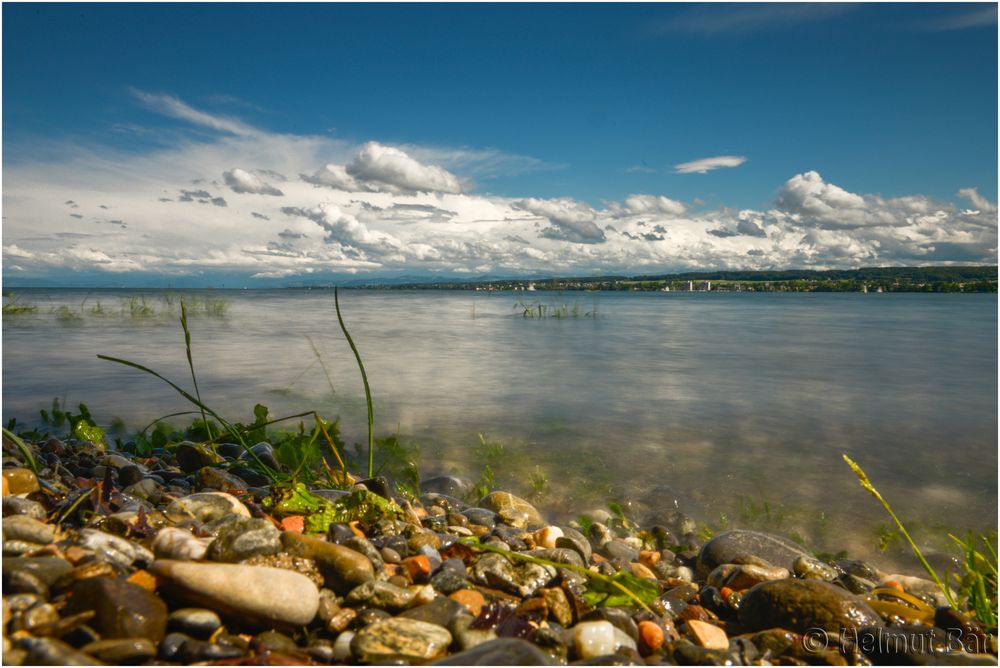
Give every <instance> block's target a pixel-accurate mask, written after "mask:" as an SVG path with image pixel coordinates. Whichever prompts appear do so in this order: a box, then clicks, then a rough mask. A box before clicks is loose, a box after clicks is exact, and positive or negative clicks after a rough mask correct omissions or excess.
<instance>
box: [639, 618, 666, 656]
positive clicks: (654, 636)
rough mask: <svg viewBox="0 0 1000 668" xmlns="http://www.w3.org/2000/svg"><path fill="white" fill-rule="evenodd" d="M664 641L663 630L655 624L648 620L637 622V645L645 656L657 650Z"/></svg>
mask: <svg viewBox="0 0 1000 668" xmlns="http://www.w3.org/2000/svg"><path fill="white" fill-rule="evenodd" d="M665 639H666V636H665V634H664V632H663V628H662V627H661V626H660V625H659V624H657V623H656V622H652V621H649V620H643V621H641V622H639V643H640V647H641V648H642V649H643V650H644V651H645V653H646V654H652V653H653V652H656V651H657V650H659V649H660V647H662V646H663V642H664V640H665Z"/></svg>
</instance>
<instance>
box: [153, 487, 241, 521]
mask: <svg viewBox="0 0 1000 668" xmlns="http://www.w3.org/2000/svg"><path fill="white" fill-rule="evenodd" d="M233 513H235V514H237V515H242V516H243V517H250V511H249V510H247V507H246V506H244V505H243V504H242V503H240V501H239V499H237V498H236V497H235V496H233V495H232V494H226V493H225V492H198V493H197V494H191V495H189V496H185V497H183V498H181V499H177V500H175V501H173V502H172V503H171V504H170V505H169V506H167V510H166V515H167V518H168V519H170V520H171V521H172V522H183V521H184V520H186V519H191V518H194V519H196V520H198V521H199V522H212V521H214V520H217V519H219V518H221V517H225V516H226V515H230V514H233Z"/></svg>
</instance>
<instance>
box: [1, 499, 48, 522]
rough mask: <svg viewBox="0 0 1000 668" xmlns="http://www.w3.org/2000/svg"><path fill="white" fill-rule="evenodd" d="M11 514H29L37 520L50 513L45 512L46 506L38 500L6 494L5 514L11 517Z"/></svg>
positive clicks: (4, 502)
mask: <svg viewBox="0 0 1000 668" xmlns="http://www.w3.org/2000/svg"><path fill="white" fill-rule="evenodd" d="M11 515H27V516H28V517H33V518H35V519H36V520H44V519H45V517H46V516H47V515H48V513H47V512H45V506H43V505H42V504H40V503H38V502H37V501H32V500H31V499H22V498H21V497H19V496H5V497H3V516H4V517H9V516H11Z"/></svg>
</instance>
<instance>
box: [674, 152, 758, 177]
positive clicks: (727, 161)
mask: <svg viewBox="0 0 1000 668" xmlns="http://www.w3.org/2000/svg"><path fill="white" fill-rule="evenodd" d="M746 161H747V159H746V157H745V156H742V155H718V156H715V157H714V158H700V159H698V160H692V161H691V162H682V163H681V164H679V165H674V171H675V172H676V173H678V174H706V173H708V172H710V171H712V170H713V169H721V168H723V167H739V166H740V165H742V164H743V163H744V162H746Z"/></svg>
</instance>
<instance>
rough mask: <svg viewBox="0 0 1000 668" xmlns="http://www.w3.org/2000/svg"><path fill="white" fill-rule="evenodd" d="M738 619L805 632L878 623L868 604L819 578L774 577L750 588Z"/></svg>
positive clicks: (757, 626) (756, 625) (759, 626)
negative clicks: (770, 580) (781, 578)
mask: <svg viewBox="0 0 1000 668" xmlns="http://www.w3.org/2000/svg"><path fill="white" fill-rule="evenodd" d="M739 620H740V622H741V623H742V624H744V625H746V626H747V627H749V628H751V629H766V628H773V627H781V628H786V629H791V630H793V631H799V632H803V633H804V632H806V631H808V630H809V629H813V628H820V629H825V630H827V631H830V632H834V633H837V632H839V631H840V630H841V629H859V628H862V627H865V626H881V625H882V619H881V618H880V617H879V616H878V614H876V613H875V611H874V610H872V609H871V608H870V607H868V604H867V603H865V602H864V601H862V600H861V599H859V598H858V597H856V596H854V595H852V594H851V593H850V592H848V591H846V590H844V589H841V588H840V587H837V586H834V585H831V584H829V583H826V582H821V581H819V580H774V581H772V582H765V583H763V584H759V585H757V586H755V587H753V588H752V589H750V590H749V591H748V592H747V593H746V594H745V595H744V596H743V599H742V601H741V603H740V611H739Z"/></svg>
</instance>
